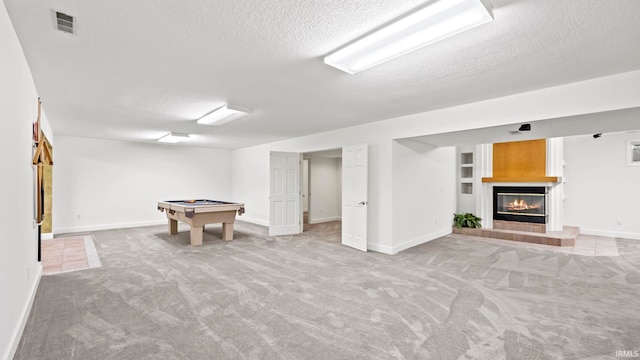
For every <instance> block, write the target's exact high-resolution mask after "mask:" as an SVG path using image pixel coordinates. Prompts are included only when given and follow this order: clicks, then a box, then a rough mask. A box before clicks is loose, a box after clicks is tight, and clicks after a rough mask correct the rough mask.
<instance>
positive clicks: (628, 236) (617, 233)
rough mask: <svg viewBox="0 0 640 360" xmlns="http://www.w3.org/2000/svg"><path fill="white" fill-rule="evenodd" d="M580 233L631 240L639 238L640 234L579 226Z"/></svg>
mask: <svg viewBox="0 0 640 360" xmlns="http://www.w3.org/2000/svg"><path fill="white" fill-rule="evenodd" d="M580 234H585V235H594V236H607V237H613V238H623V239H631V240H640V234H637V233H629V232H620V231H607V230H594V229H584V228H580Z"/></svg>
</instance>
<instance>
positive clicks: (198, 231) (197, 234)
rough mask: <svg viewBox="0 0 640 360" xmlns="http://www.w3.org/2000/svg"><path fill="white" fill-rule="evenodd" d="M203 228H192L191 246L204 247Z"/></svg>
mask: <svg viewBox="0 0 640 360" xmlns="http://www.w3.org/2000/svg"><path fill="white" fill-rule="evenodd" d="M202 230H203V229H202V226H192V227H191V245H192V246H196V245H202Z"/></svg>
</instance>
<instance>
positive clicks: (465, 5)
mask: <svg viewBox="0 0 640 360" xmlns="http://www.w3.org/2000/svg"><path fill="white" fill-rule="evenodd" d="M492 20H493V14H492V13H491V10H490V9H489V8H488V7H487V6H486V5H485V4H484V3H483V0H439V1H434V2H429V5H427V6H425V7H421V8H419V9H418V10H416V11H413V12H411V13H410V14H408V15H406V16H404V17H402V18H400V19H398V20H396V21H394V22H392V23H389V24H388V25H386V26H384V27H382V28H380V29H378V30H376V31H374V32H372V33H370V34H368V35H365V36H364V37H362V38H360V39H358V40H356V41H354V42H353V43H351V44H349V45H347V46H345V47H343V48H341V49H339V50H337V51H335V52H333V53H332V54H329V55H328V56H326V57H325V58H324V62H325V64H327V65H331V66H333V67H335V68H338V69H340V70H342V71H344V72H347V73H349V74H355V73H357V72H360V71H362V70H366V69H368V68H370V67H372V66H375V65H378V64H381V63H383V62H386V61H389V60H391V59H394V58H396V57H398V56H401V55H404V54H407V53H410V52H412V51H414V50H417V49H420V48H421V47H424V46H426V45H429V44H433V43H434V42H437V41H440V40H443V39H446V38H448V37H450V36H453V35H455V34H458V33H461V32H463V31H466V30H469V29H472V28H474V27H476V26H479V25H482V24H484V23H487V22H489V21H492Z"/></svg>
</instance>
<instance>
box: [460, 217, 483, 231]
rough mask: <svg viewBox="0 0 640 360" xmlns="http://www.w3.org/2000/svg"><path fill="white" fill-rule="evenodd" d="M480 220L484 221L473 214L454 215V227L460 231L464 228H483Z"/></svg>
mask: <svg viewBox="0 0 640 360" xmlns="http://www.w3.org/2000/svg"><path fill="white" fill-rule="evenodd" d="M480 220H482V219H481V218H479V217H477V216H475V215H473V214H471V213H466V214H453V225H454V226H455V227H456V228H458V229H461V228H463V227H466V228H481V227H482V225H481V224H480Z"/></svg>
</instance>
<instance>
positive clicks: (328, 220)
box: [309, 216, 342, 224]
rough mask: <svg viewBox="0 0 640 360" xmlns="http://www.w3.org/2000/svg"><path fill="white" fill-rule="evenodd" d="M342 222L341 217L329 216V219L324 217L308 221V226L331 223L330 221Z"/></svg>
mask: <svg viewBox="0 0 640 360" xmlns="http://www.w3.org/2000/svg"><path fill="white" fill-rule="evenodd" d="M341 220H342V216H331V217H326V218H318V219H311V218H310V219H309V224H320V223H326V222H331V221H341Z"/></svg>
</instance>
